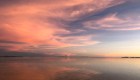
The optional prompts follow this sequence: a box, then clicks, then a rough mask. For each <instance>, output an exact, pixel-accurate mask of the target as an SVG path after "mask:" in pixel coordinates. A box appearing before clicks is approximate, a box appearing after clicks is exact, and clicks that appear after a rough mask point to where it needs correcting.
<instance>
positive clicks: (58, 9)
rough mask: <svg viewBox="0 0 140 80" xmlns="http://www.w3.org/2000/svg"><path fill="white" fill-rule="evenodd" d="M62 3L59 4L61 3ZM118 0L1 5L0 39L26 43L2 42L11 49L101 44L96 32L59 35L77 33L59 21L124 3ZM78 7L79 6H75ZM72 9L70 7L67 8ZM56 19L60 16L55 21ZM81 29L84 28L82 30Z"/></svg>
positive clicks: (34, 2)
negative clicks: (91, 33)
mask: <svg viewBox="0 0 140 80" xmlns="http://www.w3.org/2000/svg"><path fill="white" fill-rule="evenodd" d="M58 2H59V4H56V3H58ZM121 3H122V1H121V0H120V1H118V2H117V3H115V0H110V1H106V0H100V1H99V0H86V1H83V0H68V1H65V0H59V1H58V0H54V1H46V0H40V1H33V2H29V3H27V2H24V1H23V3H20V4H18V3H16V2H15V4H14V5H10V6H3V7H1V8H0V11H1V13H0V16H2V17H1V18H0V30H1V31H2V32H0V36H1V37H0V40H12V41H17V42H24V43H26V44H18V45H17V44H16V45H15V44H0V45H7V46H10V47H9V48H7V49H8V50H16V51H19V50H20V51H22V50H23V51H24V50H30V48H29V47H31V46H33V47H34V49H38V48H40V45H46V46H47V47H45V48H61V47H72V46H87V45H94V44H97V43H99V41H94V40H92V38H93V37H94V35H93V36H92V35H86V36H81V35H79V36H66V37H62V36H58V35H57V34H70V33H74V32H71V31H69V30H68V29H65V28H64V27H67V25H65V24H63V23H62V22H61V21H59V20H65V21H71V20H76V19H78V18H79V17H81V16H84V15H85V14H89V13H91V12H92V13H96V12H99V11H101V10H104V9H106V8H108V7H111V6H114V5H117V4H121ZM76 6H79V7H80V8H77V9H75V7H76ZM67 9H69V10H67ZM53 19H59V20H58V21H55V20H53ZM79 31H82V30H79Z"/></svg>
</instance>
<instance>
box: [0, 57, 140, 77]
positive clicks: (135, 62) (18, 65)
mask: <svg viewBox="0 0 140 80" xmlns="http://www.w3.org/2000/svg"><path fill="white" fill-rule="evenodd" d="M139 61H140V59H119V58H118V59H117V58H116V59H111V58H109V59H105V58H103V59H102V58H101V59H98V58H47V57H44V58H0V80H140V76H139V75H140V71H139V70H140V63H139Z"/></svg>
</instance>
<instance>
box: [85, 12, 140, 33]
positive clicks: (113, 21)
mask: <svg viewBox="0 0 140 80" xmlns="http://www.w3.org/2000/svg"><path fill="white" fill-rule="evenodd" d="M128 16H129V17H128ZM139 20H140V17H139V15H137V14H135V15H134V16H132V15H127V16H125V17H119V16H118V15H117V13H113V14H109V15H107V16H105V17H103V18H100V19H98V20H90V21H87V22H85V23H83V25H84V26H85V27H86V28H89V29H95V30H114V31H133V30H140V23H139Z"/></svg>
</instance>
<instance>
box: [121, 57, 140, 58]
mask: <svg viewBox="0 0 140 80" xmlns="http://www.w3.org/2000/svg"><path fill="white" fill-rule="evenodd" d="M121 58H140V57H121Z"/></svg>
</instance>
